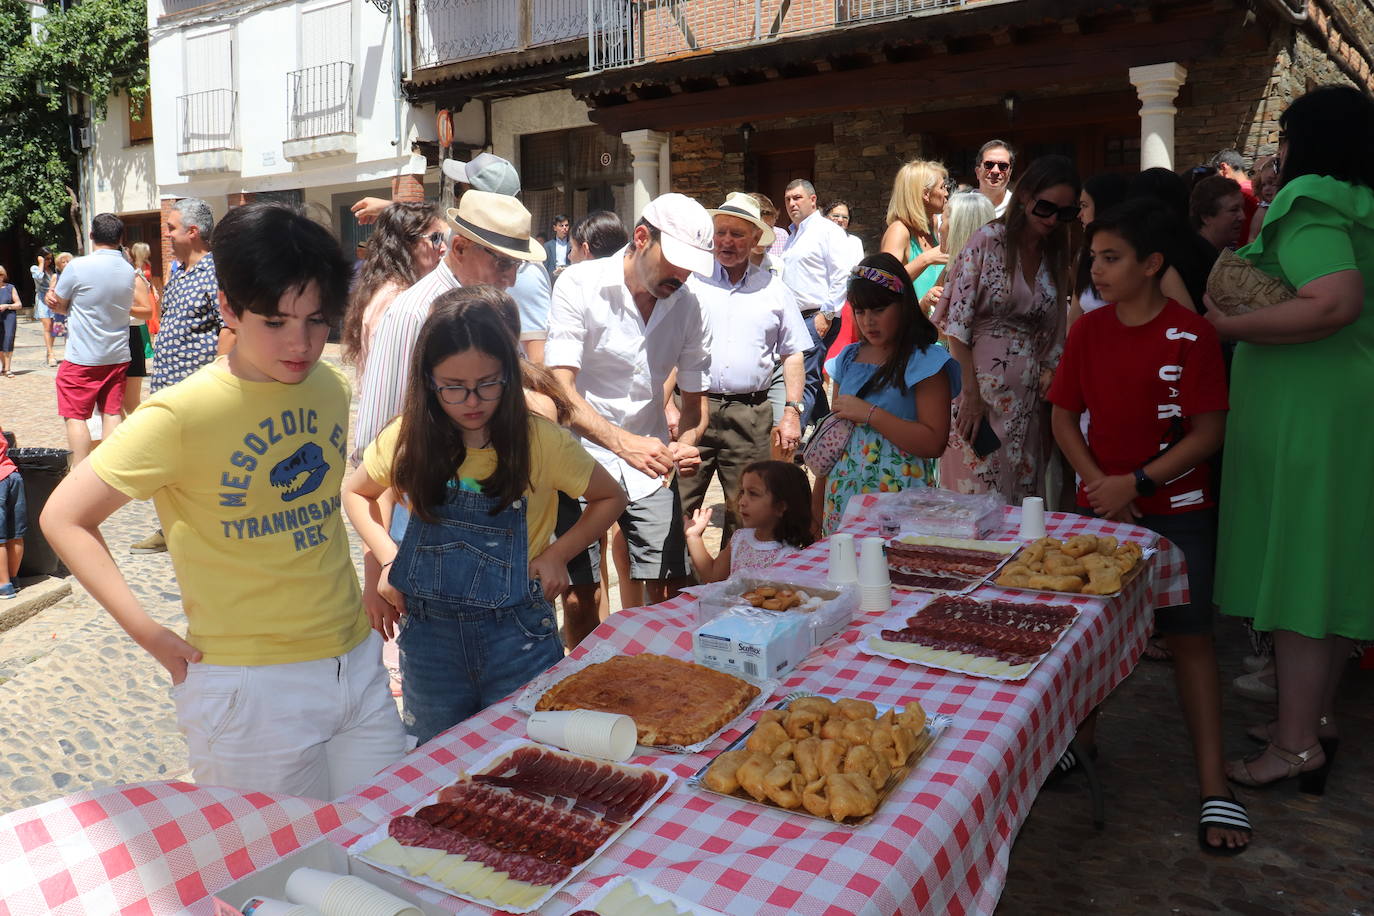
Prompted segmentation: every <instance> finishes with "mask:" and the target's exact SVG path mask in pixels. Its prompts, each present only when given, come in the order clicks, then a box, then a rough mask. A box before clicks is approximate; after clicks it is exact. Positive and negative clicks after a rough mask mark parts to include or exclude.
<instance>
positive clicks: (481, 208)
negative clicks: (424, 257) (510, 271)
mask: <svg viewBox="0 0 1374 916" xmlns="http://www.w3.org/2000/svg"><path fill="white" fill-rule="evenodd" d="M448 221H449V222H450V223H452V224H453V228H454V229H455V230H456V231H457V232H458V234H459V235H461V236H463V237H464V238H467V239H471V240H472V241H474V242H476V243H477V244H479V245H482V246H484V247H486V248H490V249H491V250H492V251H496V252H500V253H501V254H504V255H507V256H508V257H512V258H516V259H518V260H521V261H542V260H544V246H543V245H540V244H539V241H538V240H537V239H532V238H530V211H528V210H526V209H525V205H524V204H522V203H520V201H518V200H516V199H515V198H514V197H511V196H509V195H507V194H493V193H491V192H490V191H478V190H476V189H473V190H471V191H468V192H467V193H466V194H464V195H463V197H462V199H461V200H460V201H458V206H457V208H454V207H449V209H448Z"/></svg>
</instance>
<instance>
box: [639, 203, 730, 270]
mask: <svg viewBox="0 0 1374 916" xmlns="http://www.w3.org/2000/svg"><path fill="white" fill-rule="evenodd" d="M641 215H642V216H643V218H644V221H645V222H647V223H648V224H649V225H651V226H653V227H654V228H655V229H657V230H658V231H659V233H660V237H661V239H662V244H663V256H664V257H665V258H667V259H668V263H669V264H671V265H673V266H674V267H678V268H683V269H686V270H690V271H691V272H692V273H697V274H703V275H705V276H710V275H711V273H712V272H713V271H714V270H715V269H716V259H715V255H713V254H712V252H713V251H714V250H715V247H716V242H715V237H716V226H715V222H714V221H713V220H712V219H711V214H709V213H707V212H706V208H705V207H703V206H702V205H701V204H699V203H697V202H696V201H695V200H692V198H690V197H688V196H686V195H685V194H662V195H660V196H658V197H655V198H654V199H653V200H651V201H649V205H648V206H647V207H645V208H644V213H643V214H641Z"/></svg>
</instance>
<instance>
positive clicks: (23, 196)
mask: <svg viewBox="0 0 1374 916" xmlns="http://www.w3.org/2000/svg"><path fill="white" fill-rule="evenodd" d="M31 10H32V7H30V6H29V4H28V3H26V2H24V0H0V48H3V49H4V50H3V52H0V230H3V229H6V228H10V227H13V226H16V225H22V226H23V228H24V229H26V230H27V231H28V232H29V233H30V234H31V235H34V236H36V237H43V236H46V235H49V234H51V233H52V232H53V231H54V230H55V229H56V228H57V227H59V226H61V225H62V224H63V223H65V222H67V220H68V217H69V214H70V213H71V208H72V207H73V202H74V201H75V199H76V195H75V191H74V189H75V187H76V169H77V164H78V161H79V157H78V156H77V154H76V153H74V152H72V148H71V144H70V136H71V134H70V122H69V121H68V118H67V115H66V103H67V95H68V93H76V94H78V95H81V96H84V97H85V99H86V101H85V103H84V104H85V105H86V106H87V112H88V114H89V115H91V116H93V117H95V118H101V117H103V116H104V114H105V102H106V99H107V98H109V96H110V95H112V94H114V93H116V92H127V93H128V94H129V95H130V96H131V97H132V98H133V99H135V100H139V101H141V100H142V99H144V98H145V97H146V96H147V94H148V28H147V5H146V0H85V2H81V3H77V4H76V5H73V6H71V7H70V8H69V9H67V10H63V9H62V8H61V7H60V6H59V4H58V3H57V2H56V0H52V2H51V5H50V6H49V7H48V14H47V16H46V17H45V18H44V19H43V20H42V21H41V25H40V27H39V30H38V38H37V40H35V39H34V37H33V35H32V33H31V30H30V25H29V19H30V14H31ZM40 85H42V86H44V87H47V89H48V90H49V93H50V95H49V97H47V98H43V97H42V96H40V95H39V92H38V87H39V86H40Z"/></svg>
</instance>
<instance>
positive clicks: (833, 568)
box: [826, 532, 859, 585]
mask: <svg viewBox="0 0 1374 916" xmlns="http://www.w3.org/2000/svg"><path fill="white" fill-rule="evenodd" d="M826 581H828V582H829V583H830V584H831V585H848V584H849V583H851V582H858V581H859V564H858V560H857V559H856V557H855V556H854V535H852V534H849V533H848V532H841V533H840V534H832V535H831V536H830V571H829V573H828V575H827V577H826Z"/></svg>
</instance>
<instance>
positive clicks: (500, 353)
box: [230, 210, 530, 522]
mask: <svg viewBox="0 0 1374 916" xmlns="http://www.w3.org/2000/svg"><path fill="white" fill-rule="evenodd" d="M233 212H234V211H232V210H231V211H230V213H233ZM503 299H504V300H506V301H507V302H509V300H510V297H509V296H508V295H506V293H504V292H502V291H501V290H499V289H496V288H495V287H493V286H468V287H464V288H462V289H454V290H449V291H448V292H446V293H443V294H442V295H440V296H439V298H437V299H435V300H434V306H433V309H432V311H431V312H430V316H429V317H428V318H427V319H425V323H424V325H422V326H421V328H420V338H419V340H417V341H416V343H415V355H414V357H413V358H412V359H411V361H410V378H409V381H408V384H407V386H406V396H405V401H404V403H403V405H402V407H401V428H400V435H399V438H398V441H397V447H396V461H395V468H394V471H393V473H392V483H393V485H394V486H395V487H396V489H397V490H399V491H400V492H401V493H404V494H405V495H406V496H407V497H408V498H409V499H410V502H411V509H412V511H413V512H414V513H415V514H416V515H417V516H418V517H419V518H421V519H422V520H424V521H426V522H434V521H436V519H435V515H434V510H435V508H437V507H438V506H441V505H443V503H444V497H445V495H446V490H447V488H448V485H449V481H451V480H453V477H454V475H455V474H456V473H457V472H458V468H460V467H461V466H462V464H463V460H464V459H465V458H466V457H467V447H466V446H464V445H463V433H462V430H461V429H459V427H458V424H456V423H454V422H453V420H452V419H450V418H449V416H448V414H447V413H445V412H444V405H443V404H442V403H441V402H440V401H439V395H438V393H437V392H435V390H434V367H435V365H436V364H438V363H439V362H440V361H441V360H443V359H447V358H448V357H450V356H452V355H453V354H455V353H463V352H465V351H467V350H476V351H477V352H479V353H485V354H487V355H488V356H491V357H493V358H494V359H496V360H497V361H498V362H499V363H500V364H501V374H502V376H503V377H504V378H505V379H506V386H505V388H504V389H503V390H502V391H501V398H500V400H499V401H498V402H497V404H496V412H495V413H493V414H492V417H491V423H490V424H489V426H488V430H489V431H490V432H491V447H492V448H493V449H494V450H495V451H496V454H497V455H498V456H499V458H498V459H497V462H496V468H495V470H493V471H492V473H491V476H490V477H488V478H487V479H486V480H483V481H481V486H482V493H483V494H484V495H486V496H490V497H492V498H493V499H495V500H496V508H495V509H494V510H493V512H492V514H493V515H495V514H496V512H497V511H500V509H502V508H504V507H506V506H509V505H510V504H511V503H513V502H514V501H515V500H517V499H519V498H521V497H522V496H524V494H525V491H526V490H527V489H529V482H530V429H529V411H528V410H527V409H526V407H525V393H524V391H523V390H522V388H521V386H520V384H519V382H520V377H521V374H520V356H519V352H518V350H517V348H516V343H515V336H514V335H512V334H511V332H510V326H509V325H508V324H507V323H506V320H505V318H504V317H502V314H501V309H502V308H503V307H504V305H505V303H504V302H502V300H503ZM512 307H514V306H512Z"/></svg>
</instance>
